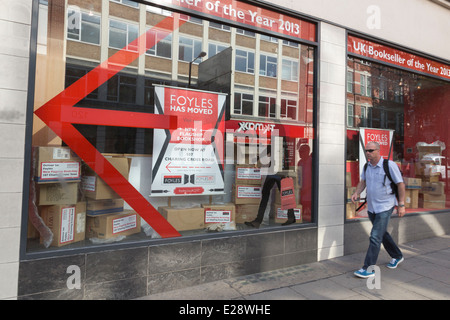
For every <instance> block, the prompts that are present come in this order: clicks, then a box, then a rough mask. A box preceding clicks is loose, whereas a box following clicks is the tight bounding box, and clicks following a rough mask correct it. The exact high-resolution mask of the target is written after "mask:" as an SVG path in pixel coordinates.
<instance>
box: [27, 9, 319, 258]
mask: <svg viewBox="0 0 450 320" xmlns="http://www.w3.org/2000/svg"><path fill="white" fill-rule="evenodd" d="M94 2H95V4H96V7H97V8H101V9H100V11H101V12H97V13H96V14H95V15H94V16H90V15H89V13H86V15H84V13H83V14H81V15H80V16H79V17H80V19H81V20H80V24H79V25H78V26H79V28H75V29H74V28H72V29H69V28H68V29H67V30H66V32H64V33H65V35H62V36H61V37H62V39H58V40H61V43H62V44H63V41H73V40H75V41H73V42H72V43H71V45H70V46H64V45H62V46H60V47H59V46H51V47H48V48H46V49H47V50H43V51H42V52H46V55H44V54H42V55H38V56H37V58H36V70H37V71H36V83H35V98H36V99H35V101H36V102H35V103H36V105H35V106H34V110H33V111H34V112H35V115H36V116H35V117H34V120H33V121H34V122H33V128H32V129H33V130H30V140H32V146H33V148H32V150H29V152H30V158H31V168H32V170H31V171H32V174H31V175H30V179H29V185H27V187H29V192H30V198H29V204H30V205H29V207H27V208H29V209H30V210H29V211H28V209H24V210H25V211H26V213H24V217H26V218H25V219H27V220H26V221H27V222H29V224H27V223H25V224H24V226H25V227H29V232H28V235H27V248H26V251H27V253H33V254H35V253H40V252H44V253H45V254H47V253H48V252H51V251H62V252H63V253H64V251H65V250H66V249H67V250H70V251H71V252H72V253H73V252H78V251H77V250H85V252H86V251H89V250H91V248H95V250H98V248H99V247H102V246H103V245H105V246H104V247H105V248H111V247H114V246H116V245H118V246H120V245H121V244H126V245H134V244H135V243H139V242H140V241H159V239H160V238H178V237H189V236H199V235H201V236H203V237H208V236H209V235H210V234H211V233H212V234H216V232H230V234H232V233H233V231H241V232H245V231H247V230H249V229H250V228H249V226H248V225H246V224H245V222H249V221H252V220H253V219H255V218H256V215H257V213H258V211H259V207H260V205H261V203H264V201H266V200H267V204H266V207H265V208H264V212H263V213H264V220H263V221H262V223H261V225H260V228H261V229H267V230H271V228H274V227H277V228H279V227H281V226H282V224H283V223H284V222H286V220H287V218H288V213H287V212H286V210H282V208H281V203H280V201H281V195H280V192H279V191H278V192H277V190H275V189H277V188H275V189H274V190H273V191H272V190H271V191H270V192H269V194H262V189H263V188H262V187H263V183H264V182H265V181H266V179H265V177H266V176H268V175H273V176H274V177H275V176H276V179H278V178H279V179H281V178H282V177H283V178H284V177H290V178H292V182H293V185H292V193H293V194H295V200H293V201H295V203H294V202H293V203H292V205H294V204H295V208H293V210H294V213H295V217H296V222H295V223H296V224H295V226H301V225H303V224H307V223H315V219H314V204H313V203H312V199H313V190H312V187H313V173H314V172H315V171H314V167H313V160H312V159H313V154H312V152H313V150H314V147H315V145H314V144H315V140H314V125H315V124H314V122H313V118H314V117H313V113H314V110H313V107H314V105H315V97H314V92H315V90H314V84H315V81H316V80H315V74H314V69H315V68H314V62H315V60H314V57H315V50H316V47H315V45H310V43H311V39H310V38H308V44H304V43H302V40H301V39H299V41H295V40H293V39H296V38H295V37H293V36H292V35H287V34H282V33H280V34H278V33H277V34H276V35H277V37H276V38H275V37H271V38H268V40H269V41H275V39H277V40H276V41H277V42H278V41H281V40H283V45H284V46H286V47H284V48H283V50H280V51H282V52H273V53H270V54H267V53H261V52H259V49H257V48H253V47H251V48H252V49H245V48H248V46H247V44H246V41H247V42H252V43H253V42H254V41H256V39H260V38H263V39H264V38H265V37H264V36H262V33H257V32H259V29H255V28H254V26H253V25H252V24H248V25H247V26H246V29H237V28H236V24H235V21H231V20H230V21H228V20H227V19H226V18H223V17H219V18H218V19H216V18H215V17H214V15H213V14H212V15H211V16H208V19H212V21H210V23H205V24H203V23H202V20H201V19H198V18H195V17H191V16H189V15H188V14H187V13H186V12H184V13H181V14H180V12H179V11H178V10H177V11H176V13H175V12H172V11H170V10H169V9H170V8H169V7H165V5H164V3H161V5H160V7H158V8H156V7H152V6H149V5H142V4H141V5H139V4H138V3H137V2H134V1H125V0H122V1H114V2H117V3H121V4H124V5H129V6H131V7H133V8H125V7H124V6H120V7H121V8H123V9H124V10H123V11H124V12H114V10H108V8H107V7H106V8H105V6H102V5H101V4H103V1H101V0H92V1H91V3H94ZM201 4H203V2H199V5H201ZM233 5H236V6H239V5H242V3H241V2H240V1H236V2H234V3H233ZM248 5H249V4H247V3H245V6H246V7H245V8H247V6H248ZM46 6H54V8H51V9H52V10H49V9H50V8H45V7H46ZM250 6H251V5H250ZM40 7H41V9H42V12H55V14H58V12H60V11H61V10H57V9H59V7H60V1H58V2H57V1H52V0H49V1H48V2H45V1H43V2H41V3H40ZM113 7H114V9H117V8H119V6H115V5H113ZM134 8H136V9H134ZM253 9H254V10H252V12H254V13H255V14H256V13H257V14H263V13H264V11H268V10H266V9H264V10H260V9H261V8H257V7H254V8H253ZM192 10H194V9H192ZM125 11H126V12H125ZM236 12H237V11H236ZM136 13H139V14H136ZM59 14H60V15H61V17H60V18H61V19H44V20H43V21H47V23H50V24H52V23H56V21H58V23H60V21H62V19H65V20H66V21H65V22H69V20H71V19H74V18H75V17H76V12H72V11H70V10H66V11H63V12H60V13H59ZM270 14H271V15H273V14H277V15H278V13H276V12H272V11H270ZM180 16H181V17H180ZM133 17H134V18H133ZM144 17H145V18H144ZM279 17H280V19H281V18H283V17H284V15H281V14H279ZM253 18H255V17H253ZM101 19H107V20H106V21H107V23H108V30H105V32H108V33H109V40H108V41H106V42H105V41H100V38H99V37H100V21H101ZM133 19H135V20H133ZM139 19H143V21H142V20H139ZM251 19H252V17H251V16H249V15H246V16H245V17H244V20H243V22H240V23H241V25H242V26H244V25H245V22H249V21H251ZM292 19H293V20H295V23H301V22H302V21H303V20H300V19H294V18H292ZM54 21H55V22H54ZM97 22H98V23H97ZM160 22H162V23H160ZM190 22H194V23H198V24H197V25H194V24H192V23H190ZM303 22H304V21H303ZM67 25H69V24H67ZM140 26H145V28H141V29H145V32H146V34H145V36H143V35H141V34H140V33H139V32H140V31H143V30H141V29H140ZM47 27H49V28H43V30H39V31H40V32H41V31H42V32H43V35H42V36H43V37H45V36H46V37H47V38H49V37H50V36H54V35H53V34H52V35H50V34H45V32H46V31H47V30H50V29H51V28H50V27H54V26H47ZM171 28H173V30H171ZM189 28H191V29H189ZM201 28H214V29H218V28H219V29H221V30H225V31H230V32H231V34H235V33H236V34H238V36H237V37H230V40H224V39H215V40H214V41H210V39H208V38H207V35H208V34H210V33H209V32H208V31H211V30H204V29H203V30H202V31H203V32H199V31H200V30H201ZM314 28H315V23H310V22H308V24H307V25H306V27H305V29H308V30H309V29H311V30H313V29H314ZM191 31H196V32H197V33H196V36H195V37H194V36H187V34H188V33H190V32H191ZM268 31H269V30H266V32H268ZM143 32H144V31H143ZM271 32H272V33H275V32H274V31H271ZM242 35H245V36H246V37H243V36H242ZM65 36H67V37H65ZM97 36H98V37H97ZM141 36H143V37H142V38H141ZM261 36H262V37H261ZM96 37H97V40H94V38H96ZM250 37H253V38H256V39H252V38H250ZM136 39H145V41H146V42H147V43H154V45H153V46H152V47H150V48H146V50H142V51H139V52H138V46H137V45H136V44H135V43H134V42H135V40H136ZM286 39H290V40H286ZM173 41H175V43H174V42H173ZM219 41H220V42H219ZM81 42H89V43H95V44H98V45H99V49H100V50H99V52H100V56H101V57H105V56H106V57H107V58H106V60H105V61H97V60H95V59H92V58H89V59H88V58H86V57H85V56H83V55H82V54H81V53H82V52H83V50H84V49H85V48H86V46H85V45H84V44H83V43H81ZM42 43H43V44H42V45H44V43H45V41H43V42H42ZM47 43H48V42H47ZM266 45H269V46H271V47H273V44H272V45H271V44H268V43H266ZM279 45H281V44H279ZM287 46H289V48H287ZM62 48H64V50H62ZM111 49H114V50H111ZM203 50H205V51H207V52H206V55H205V56H203V57H202V58H201V59H197V60H196V61H195V63H192V64H191V63H190V62H192V61H193V60H194V59H195V58H196V57H198V56H199V54H200V53H201V52H202V51H203ZM172 52H174V54H175V56H173V54H172ZM257 57H259V59H256V58H257ZM161 58H164V59H161ZM233 59H234V61H233ZM257 60H258V61H259V62H260V64H259V65H256V66H255V63H256V61H257ZM180 61H183V62H187V63H179V62H180ZM279 62H281V63H282V66H279V67H280V70H281V69H282V70H283V71H282V72H280V74H278V73H277V68H278V63H279ZM189 68H191V69H189ZM189 75H191V76H193V77H195V78H196V81H194V82H193V83H191V84H190V85H188V81H187V79H188V77H189ZM260 75H264V76H265V77H266V78H265V77H260ZM282 80H288V81H282ZM55 97H56V98H55ZM54 99H55V100H54ZM58 99H61V100H58ZM56 100H57V101H56ZM55 101H56V102H57V103H55ZM54 112H56V113H54ZM60 115H63V116H62V117H61V116H60ZM39 119H41V120H42V121H43V122H42V121H41V120H39ZM55 119H56V122H58V120H59V119H63V120H64V124H63V125H61V123H56V124H55ZM269 151H270V152H269ZM27 174H28V173H27ZM271 181H272V182H274V181H275V180H271ZM274 183H275V182H274ZM263 200H264V201H263ZM187 217H188V218H187ZM36 256H39V254H37V255H36Z"/></svg>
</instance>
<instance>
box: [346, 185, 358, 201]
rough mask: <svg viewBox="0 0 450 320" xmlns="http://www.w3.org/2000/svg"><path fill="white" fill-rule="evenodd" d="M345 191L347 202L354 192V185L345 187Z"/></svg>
mask: <svg viewBox="0 0 450 320" xmlns="http://www.w3.org/2000/svg"><path fill="white" fill-rule="evenodd" d="M346 191H347V197H346V199H347V202H348V201H351V200H352V195H353V194H354V193H355V192H356V187H349V188H347V189H346Z"/></svg>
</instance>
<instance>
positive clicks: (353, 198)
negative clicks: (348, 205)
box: [352, 192, 359, 203]
mask: <svg viewBox="0 0 450 320" xmlns="http://www.w3.org/2000/svg"><path fill="white" fill-rule="evenodd" d="M358 199H359V194H357V193H356V192H355V193H354V194H352V202H353V203H355V202H356V201H358Z"/></svg>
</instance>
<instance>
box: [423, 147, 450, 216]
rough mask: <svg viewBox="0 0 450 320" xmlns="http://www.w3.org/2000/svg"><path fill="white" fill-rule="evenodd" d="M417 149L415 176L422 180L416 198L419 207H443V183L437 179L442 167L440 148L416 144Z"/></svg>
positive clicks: (444, 200) (444, 196) (444, 198)
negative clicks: (417, 159) (417, 158)
mask: <svg viewBox="0 0 450 320" xmlns="http://www.w3.org/2000/svg"><path fill="white" fill-rule="evenodd" d="M417 151H418V152H419V163H418V164H417V166H416V177H418V178H421V180H422V186H421V191H420V194H419V199H418V204H419V207H420V208H428V209H444V208H445V202H446V195H445V192H444V183H443V182H440V181H439V178H440V175H441V169H442V166H441V158H442V148H441V146H440V145H433V144H417ZM444 173H445V172H444Z"/></svg>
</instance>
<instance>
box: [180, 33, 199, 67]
mask: <svg viewBox="0 0 450 320" xmlns="http://www.w3.org/2000/svg"><path fill="white" fill-rule="evenodd" d="M178 49H179V53H178V59H180V60H181V61H185V62H191V61H192V60H194V59H195V58H196V57H198V55H199V54H200V52H202V41H201V40H197V39H192V38H188V37H184V36H181V37H180V40H179V47H178ZM199 61H200V59H197V60H196V62H195V63H199Z"/></svg>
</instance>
